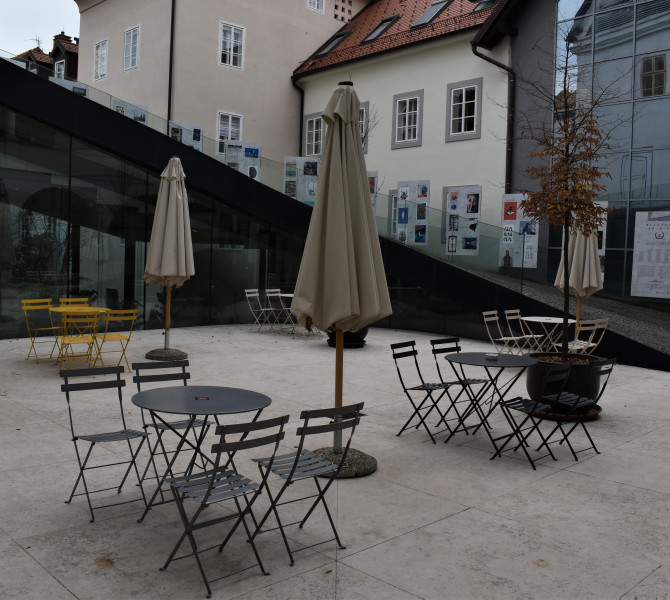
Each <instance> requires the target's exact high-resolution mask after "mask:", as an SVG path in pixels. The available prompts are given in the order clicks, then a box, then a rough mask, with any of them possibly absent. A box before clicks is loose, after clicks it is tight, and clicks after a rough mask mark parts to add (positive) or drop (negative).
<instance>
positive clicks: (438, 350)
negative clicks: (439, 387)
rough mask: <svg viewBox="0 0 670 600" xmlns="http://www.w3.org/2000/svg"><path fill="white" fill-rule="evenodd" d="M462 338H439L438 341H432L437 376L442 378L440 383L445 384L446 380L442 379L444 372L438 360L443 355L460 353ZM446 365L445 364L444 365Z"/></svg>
mask: <svg viewBox="0 0 670 600" xmlns="http://www.w3.org/2000/svg"><path fill="white" fill-rule="evenodd" d="M459 342H460V338H458V337H453V336H452V337H446V338H439V339H436V340H430V345H431V346H432V352H433V358H434V359H435V366H436V367H437V374H438V376H439V377H440V381H441V382H442V383H445V380H444V378H443V377H442V370H441V369H440V361H439V360H438V359H439V358H440V357H441V356H442V355H443V354H450V353H452V352H460V351H461V346H460V344H459ZM443 364H444V363H443Z"/></svg>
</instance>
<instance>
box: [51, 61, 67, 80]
mask: <svg viewBox="0 0 670 600" xmlns="http://www.w3.org/2000/svg"><path fill="white" fill-rule="evenodd" d="M54 72H55V74H56V79H65V61H64V60H59V61H58V62H57V63H56V64H55V65H54Z"/></svg>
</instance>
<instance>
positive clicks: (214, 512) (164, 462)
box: [60, 360, 363, 598]
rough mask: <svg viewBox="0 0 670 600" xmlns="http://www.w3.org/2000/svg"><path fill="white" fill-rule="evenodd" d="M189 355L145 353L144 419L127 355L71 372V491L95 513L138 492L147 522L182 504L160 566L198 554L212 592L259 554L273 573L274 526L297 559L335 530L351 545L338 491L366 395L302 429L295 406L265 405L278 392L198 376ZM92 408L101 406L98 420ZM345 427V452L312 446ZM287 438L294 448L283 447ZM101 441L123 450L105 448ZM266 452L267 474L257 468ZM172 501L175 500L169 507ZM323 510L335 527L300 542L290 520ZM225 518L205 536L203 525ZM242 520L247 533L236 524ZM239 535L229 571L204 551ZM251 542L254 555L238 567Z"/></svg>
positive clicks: (306, 417) (309, 416) (140, 388)
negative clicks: (287, 410)
mask: <svg viewBox="0 0 670 600" xmlns="http://www.w3.org/2000/svg"><path fill="white" fill-rule="evenodd" d="M188 367H189V362H188V360H183V361H170V362H161V361H155V362H150V363H133V365H132V370H133V371H134V373H135V374H134V375H133V383H135V384H136V385H137V392H136V393H134V394H133V395H132V397H131V402H132V404H134V405H135V406H137V407H138V408H140V409H141V414H142V418H141V420H140V419H138V423H137V424H135V425H133V424H131V423H129V419H130V417H129V416H128V415H129V414H130V413H128V412H127V409H126V408H125V407H124V399H123V388H124V387H125V383H126V382H125V379H124V378H123V376H122V375H123V373H124V367H123V366H121V365H119V366H105V367H90V368H79V369H65V370H62V371H61V372H60V375H61V378H62V385H61V390H62V392H63V393H64V394H65V399H66V402H67V406H68V415H69V423H70V428H71V434H72V441H73V444H74V447H75V455H76V458H77V464H78V466H79V469H78V474H77V476H76V479H75V483H74V486H73V488H72V491H71V493H70V495H69V497H68V499H67V500H66V502H68V503H69V502H71V501H72V500H73V499H74V498H76V497H79V496H83V497H85V498H86V501H87V505H88V509H89V513H90V520H91V522H93V521H94V520H95V515H97V514H98V511H100V510H102V509H108V508H109V507H112V506H117V505H120V504H126V503H128V504H130V503H139V505H140V507H141V512H136V513H135V519H136V520H137V521H138V522H139V523H144V525H143V526H147V527H150V526H155V527H165V526H166V525H165V517H164V515H155V517H154V518H152V514H153V513H154V512H156V511H157V510H158V511H160V512H164V511H172V512H170V513H169V516H170V517H173V516H174V515H175V514H177V515H178V516H179V522H180V528H179V530H175V538H174V539H175V542H174V546H173V547H171V548H169V547H166V548H165V549H164V556H165V561H164V563H163V564H162V566H161V569H160V570H161V571H164V570H166V569H168V567H169V566H170V565H171V563H172V562H173V561H175V560H181V559H185V558H189V557H190V558H191V559H192V560H194V562H195V564H196V565H197V568H198V572H199V573H200V576H201V578H202V580H203V582H204V585H205V588H206V591H207V597H208V598H209V597H211V594H212V588H211V584H212V583H213V582H215V581H217V580H219V579H222V578H224V577H229V576H231V575H233V574H234V573H232V572H230V571H231V570H234V572H235V573H237V572H239V571H241V570H247V569H250V568H253V567H255V566H258V567H259V569H260V571H261V572H262V573H263V574H267V573H268V572H267V570H266V568H265V566H264V564H263V562H262V560H261V553H262V552H263V548H262V545H263V543H262V540H263V536H262V535H261V534H263V533H265V532H267V531H273V530H278V531H279V533H280V534H281V537H282V540H283V542H284V546H285V549H286V553H287V555H288V560H289V562H290V564H293V563H294V560H295V554H296V552H299V551H300V550H304V549H306V548H308V547H312V546H316V545H320V544H323V543H325V542H328V541H334V542H335V543H336V544H337V546H338V547H339V548H344V545H343V543H342V541H341V539H340V535H339V533H338V531H337V529H336V525H335V520H334V519H333V516H332V514H331V511H330V509H329V507H328V504H327V502H326V492H327V491H328V489H329V487H330V486H331V485H332V483H333V481H334V480H335V479H336V478H337V477H338V475H339V473H340V469H341V468H342V466H344V465H346V457H347V453H348V451H349V447H350V444H351V439H352V436H353V434H354V431H355V430H356V428H357V426H358V424H359V422H360V417H361V410H362V408H363V404H362V403H359V404H351V405H348V406H342V407H339V408H325V409H319V410H305V411H302V413H301V414H300V423H299V425H298V428H297V432H296V436H295V440H293V439H290V437H289V436H290V432H289V431H288V427H289V424H290V418H289V415H282V416H273V417H271V418H263V415H262V413H263V410H264V409H266V408H267V407H269V406H270V405H271V402H272V400H271V398H270V397H269V396H267V395H265V394H262V393H260V392H256V391H253V390H248V389H242V388H233V387H225V386H216V385H192V384H191V378H190V373H189V371H188ZM91 413H93V414H95V415H96V417H98V418H97V420H96V426H95V427H93V426H91V421H92V419H91ZM102 423H104V426H103V425H102ZM101 427H102V428H103V431H100V430H99V429H100V428H101ZM336 431H338V432H341V433H342V439H343V450H342V460H341V462H339V463H335V462H331V461H330V460H327V459H326V458H323V457H321V456H320V455H319V454H316V453H314V452H312V451H311V450H309V449H308V444H310V446H311V444H312V443H316V440H319V439H321V437H322V436H325V438H324V439H323V440H321V442H323V441H324V440H328V439H330V441H331V442H332V436H333V433H334V432H336ZM282 442H283V443H284V444H285V445H286V447H287V448H290V449H291V450H290V451H288V452H287V451H286V450H284V451H282V452H279V450H280V447H281V446H282ZM323 445H324V444H323V443H322V444H321V446H323ZM98 446H104V447H108V448H111V449H113V451H112V452H99V451H98V450H97V447H98ZM147 454H148V457H147V456H146V455H147ZM110 457H112V458H111V460H110ZM145 459H146V463H145V462H143V461H144V460H145ZM254 464H255V465H256V467H257V469H258V470H257V471H255V474H254V472H249V470H250V468H251V467H250V465H251V466H253V465H254ZM143 466H144V468H142V467H143ZM103 472H104V473H107V474H108V475H107V476H106V477H105V476H104V475H103ZM320 478H324V479H323V481H325V483H324V482H322V481H320V480H319V479H320ZM310 480H311V482H312V483H311V484H310ZM294 484H296V486H295V487H296V488H297V489H303V487H304V486H307V487H309V488H311V489H310V490H307V493H306V495H304V496H302V497H299V498H295V496H294V495H292V496H291V498H290V500H287V499H286V498H285V497H284V496H285V494H284V492H285V491H286V490H287V488H288V487H289V486H293V485H294ZM124 486H125V489H124ZM261 496H264V497H265V502H264V503H263V508H262V510H260V509H259V506H260V504H258V503H257V500H258V498H259V497H261ZM101 497H102V498H101ZM98 498H101V499H100V500H98ZM300 502H304V509H305V512H304V514H303V517H302V518H301V519H300V520H299V521H296V522H289V519H287V518H286V516H287V515H288V514H289V513H287V512H285V509H284V506H285V505H286V504H288V503H291V504H294V503H300ZM163 505H174V508H170V507H169V506H166V507H165V508H159V507H162V506H163ZM298 506H300V505H298ZM317 508H320V509H321V510H318V511H317V510H316V509H317ZM317 515H318V516H317ZM321 517H324V518H325V519H326V521H327V522H328V525H329V527H330V530H331V532H332V536H330V537H329V538H328V539H326V540H322V539H316V540H312V542H311V543H309V544H306V545H303V546H298V545H297V544H296V542H295V541H293V542H291V543H289V538H288V537H287V535H286V533H285V530H286V529H287V528H288V527H290V526H292V525H299V526H300V527H301V528H302V527H303V526H305V525H306V524H307V522H308V521H310V520H315V519H317V518H321ZM139 526H140V525H138V527H139ZM214 526H215V527H216V529H212V530H209V531H210V538H209V540H208V541H207V543H205V539H206V536H205V532H204V531H203V530H205V529H206V528H210V527H214ZM239 531H242V534H239V533H238V535H235V533H236V532H239ZM211 533H216V535H217V536H220V537H219V538H218V540H217V541H216V543H215V545H214V546H212V545H211V544H210V543H209V542H211ZM317 537H321V534H318V536H317ZM233 543H234V544H235V547H234V549H232V548H230V550H229V552H228V553H226V554H224V557H225V556H227V555H230V558H229V559H224V561H223V562H222V563H221V565H220V572H219V573H210V571H213V570H214V569H213V568H212V563H208V564H209V566H206V564H205V563H204V562H203V560H201V555H202V554H203V553H205V552H208V551H211V550H214V549H218V551H219V552H221V551H223V550H224V549H225V548H227V547H228V546H230V545H232V544H233ZM245 553H246V554H249V555H250V556H249V561H250V562H251V564H250V565H247V566H244V567H242V568H238V567H239V565H240V564H241V560H244V555H245ZM221 573H223V574H221Z"/></svg>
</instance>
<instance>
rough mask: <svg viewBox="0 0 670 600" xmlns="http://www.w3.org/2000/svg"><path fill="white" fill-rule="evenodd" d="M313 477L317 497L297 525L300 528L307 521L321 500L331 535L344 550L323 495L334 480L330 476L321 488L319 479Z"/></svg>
mask: <svg viewBox="0 0 670 600" xmlns="http://www.w3.org/2000/svg"><path fill="white" fill-rule="evenodd" d="M313 479H314V483H315V484H316V487H317V489H318V490H319V494H318V497H317V499H316V500H315V501H314V503H313V504H312V507H311V508H310V509H309V510H308V511H307V514H306V515H305V516H304V518H303V519H302V521H301V522H300V525H298V527H300V529H302V527H303V525H304V524H305V523H306V522H307V519H309V517H310V515H311V514H312V513H313V512H314V509H315V508H316V507H317V505H318V504H319V502H321V503H322V504H323V508H324V510H325V511H326V515H327V516H328V520H329V521H330V527H331V528H332V530H333V535H334V536H335V541H336V542H337V545H338V546H339V547H340V548H342V549H343V550H344V549H345V548H346V546H343V545H342V542H341V541H340V536H339V535H338V534H337V529H336V528H335V523H334V521H333V517H332V516H331V514H330V510H328V504H327V503H326V498H325V497H324V496H325V493H326V492H327V491H328V488H329V487H330V485H331V483H333V481H335V478H334V477H331V478H330V479H329V480H328V483H326V485H325V486H324V487H323V489H322V488H321V486H320V485H319V480H318V479H317V478H316V477H314V478H313Z"/></svg>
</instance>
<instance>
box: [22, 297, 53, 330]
mask: <svg viewBox="0 0 670 600" xmlns="http://www.w3.org/2000/svg"><path fill="white" fill-rule="evenodd" d="M51 307H52V300H51V298H26V299H23V300H21V308H22V309H23V312H24V314H25V315H26V325H27V327H28V331H29V332H30V331H31V330H32V329H34V328H35V327H39V326H46V325H53V320H52V318H51V310H50V309H51ZM38 311H39V312H38Z"/></svg>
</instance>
